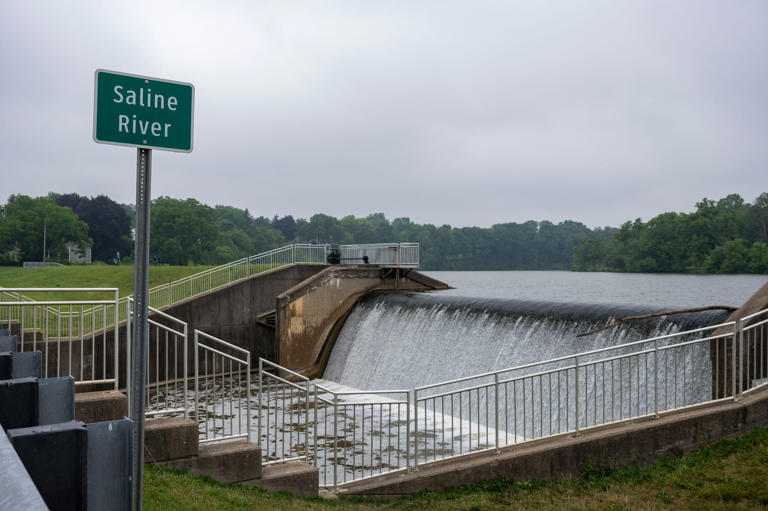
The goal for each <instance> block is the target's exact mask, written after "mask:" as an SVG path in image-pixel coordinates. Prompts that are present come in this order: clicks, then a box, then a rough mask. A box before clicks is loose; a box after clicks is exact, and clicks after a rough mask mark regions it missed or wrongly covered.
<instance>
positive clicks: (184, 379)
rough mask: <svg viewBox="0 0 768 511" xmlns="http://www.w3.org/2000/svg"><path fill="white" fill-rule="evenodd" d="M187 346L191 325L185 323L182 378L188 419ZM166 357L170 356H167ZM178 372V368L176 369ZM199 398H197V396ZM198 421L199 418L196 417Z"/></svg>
mask: <svg viewBox="0 0 768 511" xmlns="http://www.w3.org/2000/svg"><path fill="white" fill-rule="evenodd" d="M187 344H189V325H187V323H184V350H183V351H184V376H183V377H182V379H181V381H183V382H184V390H183V391H182V393H181V395H182V399H184V418H185V419H186V418H188V417H189V415H188V414H187V406H188V404H187V374H188V372H189V365H188V364H189V362H188V358H189V354H188V352H187ZM166 356H168V355H167V354H166ZM174 365H176V362H175V361H174ZM175 369H176V370H178V366H177V367H176V368H175ZM195 398H197V396H195ZM195 409H197V405H195ZM195 419H197V417H195Z"/></svg>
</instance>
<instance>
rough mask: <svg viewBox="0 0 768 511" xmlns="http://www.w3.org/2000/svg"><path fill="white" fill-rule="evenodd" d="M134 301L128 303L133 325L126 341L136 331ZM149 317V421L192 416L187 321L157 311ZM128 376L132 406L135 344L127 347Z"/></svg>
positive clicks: (127, 328) (128, 390) (147, 398)
mask: <svg viewBox="0 0 768 511" xmlns="http://www.w3.org/2000/svg"><path fill="white" fill-rule="evenodd" d="M132 304H133V300H132V299H130V298H129V299H128V301H127V302H126V311H127V312H126V313H127V315H129V316H130V317H131V321H130V322H128V323H127V324H126V338H127V339H130V338H131V331H132V329H133V311H132V310H131V306H132ZM149 313H150V315H152V316H153V317H154V319H149V321H148V323H149V335H148V336H147V366H146V384H145V388H146V392H145V396H146V401H145V404H144V413H145V415H146V416H147V417H154V416H158V415H178V414H182V415H183V416H184V417H187V416H188V415H189V412H188V409H189V403H188V402H187V392H188V388H189V367H188V360H189V359H188V345H189V336H188V327H187V324H186V323H185V322H184V321H181V320H179V319H176V318H174V317H173V316H169V315H168V314H165V313H164V312H161V311H159V310H157V309H155V308H153V307H149ZM125 350H126V357H125V374H126V375H128V380H129V381H128V384H127V386H126V391H127V393H128V401H129V402H130V390H131V385H130V378H131V376H132V375H131V370H130V368H131V367H132V366H131V343H130V342H126V344H125Z"/></svg>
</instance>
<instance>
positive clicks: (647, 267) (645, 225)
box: [573, 193, 768, 273]
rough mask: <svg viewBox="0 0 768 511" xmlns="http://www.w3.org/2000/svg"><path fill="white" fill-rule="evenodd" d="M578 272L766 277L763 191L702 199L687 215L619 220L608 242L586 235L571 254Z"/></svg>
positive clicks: (767, 198) (767, 217)
mask: <svg viewBox="0 0 768 511" xmlns="http://www.w3.org/2000/svg"><path fill="white" fill-rule="evenodd" d="M573 269H575V270H582V271H590V270H593V271H594V270H597V271H620V272H659V273H768V193H762V194H760V195H759V196H758V197H757V198H756V199H755V201H754V202H753V203H751V204H750V203H746V202H745V201H744V199H743V198H742V197H741V196H740V195H737V194H731V195H728V196H726V197H724V198H722V199H720V200H717V201H715V200H710V199H706V198H705V199H703V200H702V201H701V202H698V203H696V210H695V211H693V212H691V213H674V212H667V213H662V214H660V215H657V216H655V217H654V218H652V219H650V220H649V221H647V222H643V221H642V220H641V219H639V218H638V219H636V220H634V221H628V222H625V223H624V224H623V225H622V226H621V227H620V228H619V229H618V230H616V232H614V234H613V236H612V237H611V239H609V240H606V239H605V238H601V237H598V236H588V237H585V238H584V239H582V240H581V242H580V243H579V245H578V246H577V247H576V249H575V251H574V254H573Z"/></svg>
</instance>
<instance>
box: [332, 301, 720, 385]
mask: <svg viewBox="0 0 768 511" xmlns="http://www.w3.org/2000/svg"><path fill="white" fill-rule="evenodd" d="M662 310H669V309H659V308H652V307H632V306H609V305H603V304H576V303H555V302H532V301H521V300H489V299H474V298H461V297H441V296H439V295H433V294H407V295H402V294H398V295H394V294H393V295H378V296H372V297H369V298H366V299H364V300H362V301H361V302H360V303H359V304H357V306H356V307H355V309H354V310H353V312H352V313H351V314H350V316H349V318H348V319H347V321H346V323H345V325H344V327H343V329H342V331H341V332H340V334H339V337H338V339H337V340H336V344H335V346H334V348H333V351H332V353H331V357H330V359H329V362H328V366H327V368H326V371H325V374H324V379H325V380H331V381H334V382H338V383H341V384H344V385H348V386H350V387H355V388H359V389H392V388H413V387H417V386H420V385H428V384H433V383H437V382H440V381H445V380H451V379H455V378H462V377H466V376H471V375H474V374H482V373H486V372H489V371H493V370H498V369H504V368H508V367H513V366H517V365H520V364H526V363H530V362H536V361H541V360H546V359H551V358H555V357H559V356H564V355H570V354H575V353H579V352H585V351H589V350H594V349H598V348H604V347H608V346H617V345H620V344H625V343H628V342H632V341H636V340H640V339H644V338H648V337H655V336H659V335H665V334H669V333H674V332H677V331H680V330H686V329H690V328H696V327H700V326H706V325H711V324H717V323H720V322H722V321H725V318H726V317H727V316H728V312H726V311H721V310H714V311H706V312H700V313H687V314H679V315H670V316H665V317H661V318H657V319H653V320H637V321H632V322H627V323H626V324H623V325H620V326H618V327H613V328H609V329H606V330H603V331H601V332H598V333H595V334H592V335H588V336H584V337H578V336H577V335H578V334H580V333H585V332H590V331H593V330H597V329H599V328H601V327H604V326H606V325H608V324H609V323H611V322H612V321H614V320H615V319H616V318H620V317H626V316H635V315H644V314H649V313H654V312H660V311H662Z"/></svg>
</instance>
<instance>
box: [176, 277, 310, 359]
mask: <svg viewBox="0 0 768 511" xmlns="http://www.w3.org/2000/svg"><path fill="white" fill-rule="evenodd" d="M324 268H325V266H323V265H312V264H298V265H291V266H286V267H283V268H279V269H277V270H273V271H270V272H267V273H262V274H259V275H255V276H253V277H251V278H249V279H246V280H243V281H242V282H238V283H236V284H233V285H231V286H227V287H224V288H222V289H217V290H214V291H210V292H208V293H205V294H203V295H200V296H196V297H194V298H190V299H189V300H185V301H183V302H180V303H178V304H175V305H172V306H170V307H167V308H165V309H163V312H165V313H166V314H170V315H171V316H173V317H176V318H178V319H180V320H182V321H186V322H187V323H188V324H189V332H190V335H192V332H194V330H195V329H198V330H201V331H203V332H205V333H207V334H210V335H213V336H215V337H218V338H219V339H223V340H225V341H227V342H230V343H233V344H236V345H237V346H240V347H242V348H245V349H247V350H249V351H250V352H251V356H252V357H254V358H256V357H264V358H268V359H271V360H275V359H276V356H277V355H276V351H275V344H276V343H275V335H274V329H272V328H270V327H267V326H265V325H264V324H263V323H261V322H259V321H258V320H257V319H256V316H257V315H258V314H260V313H262V312H266V311H271V310H274V309H275V299H276V297H277V295H279V294H281V293H282V292H283V291H285V290H286V289H289V288H291V287H294V286H295V285H297V284H299V283H300V282H303V281H304V280H306V279H308V278H309V277H311V276H313V275H315V274H316V273H318V272H319V271H322V270H323V269H324Z"/></svg>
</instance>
